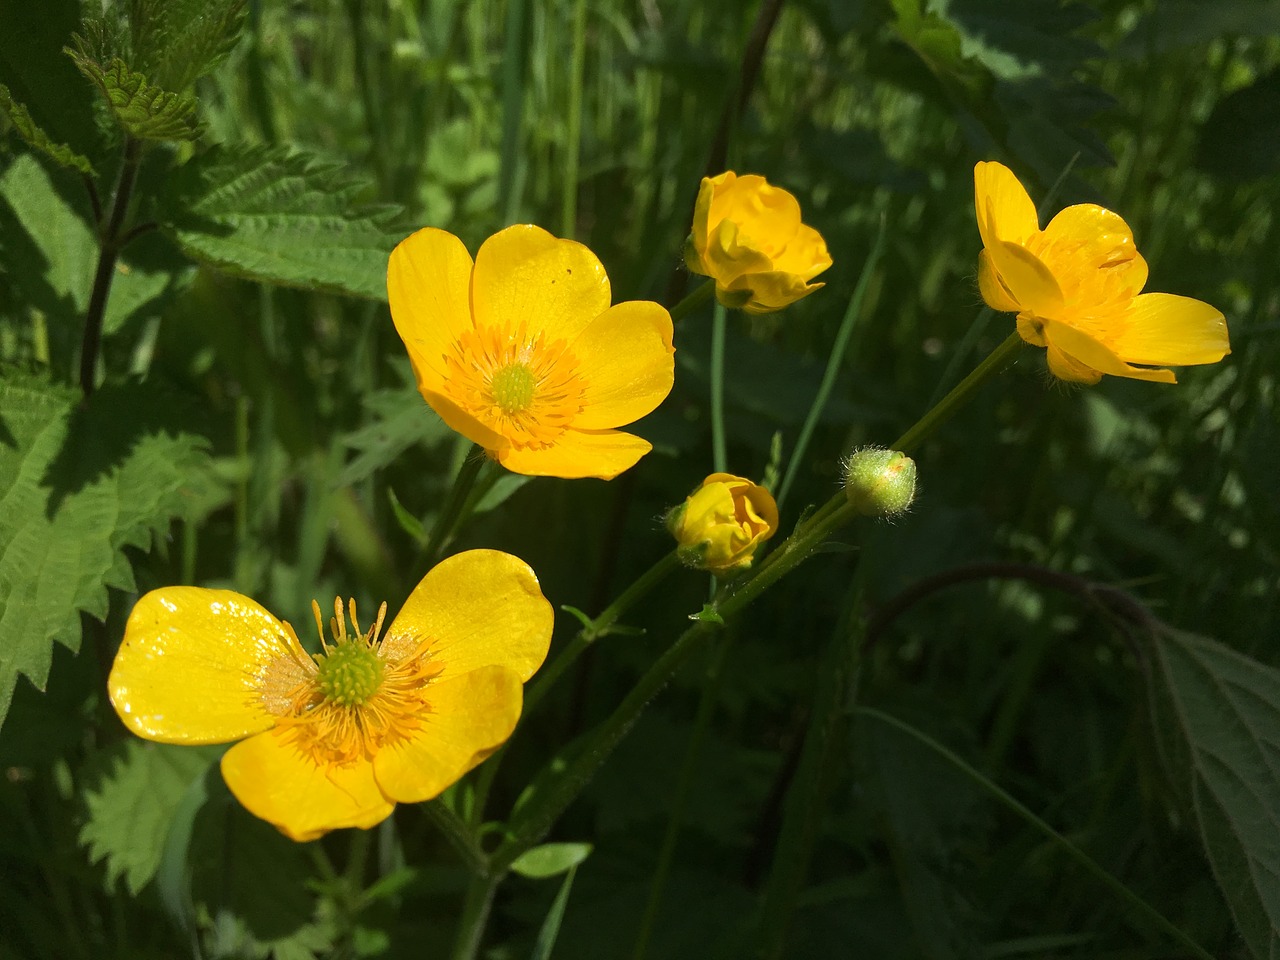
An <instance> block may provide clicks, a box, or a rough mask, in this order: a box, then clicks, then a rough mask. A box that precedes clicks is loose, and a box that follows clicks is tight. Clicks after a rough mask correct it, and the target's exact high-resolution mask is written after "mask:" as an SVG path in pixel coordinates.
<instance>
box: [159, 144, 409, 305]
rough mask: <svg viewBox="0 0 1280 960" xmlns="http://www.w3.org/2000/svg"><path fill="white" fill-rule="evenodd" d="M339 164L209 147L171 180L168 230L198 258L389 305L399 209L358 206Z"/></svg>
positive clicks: (354, 186)
mask: <svg viewBox="0 0 1280 960" xmlns="http://www.w3.org/2000/svg"><path fill="white" fill-rule="evenodd" d="M364 187H365V184H364V182H363V181H361V180H357V179H354V178H353V177H351V176H350V175H349V174H347V173H346V172H345V171H344V170H343V168H342V166H341V165H339V164H336V163H331V162H322V161H320V160H319V159H317V158H315V157H312V156H309V155H306V154H302V153H291V152H289V151H288V150H285V149H251V150H241V151H234V150H231V149H226V148H215V149H213V150H210V151H208V152H207V153H205V154H203V155H202V156H200V157H198V158H196V159H194V160H192V161H191V162H189V163H188V164H186V166H184V167H183V168H182V169H181V170H180V171H179V172H178V173H177V174H176V175H175V176H174V177H173V178H172V179H171V180H170V185H169V190H168V192H167V194H166V196H165V198H164V200H163V204H164V211H165V212H164V214H163V219H164V221H165V222H164V229H165V230H166V232H167V233H168V234H169V235H170V236H171V237H173V239H174V240H175V241H177V243H178V244H179V246H181V247H182V249H183V251H184V252H185V253H186V254H187V255H188V256H190V257H192V258H193V259H196V260H202V261H204V262H206V263H210V264H213V265H215V266H218V267H221V268H222V269H224V270H226V271H228V272H229V273H234V274H237V275H239V276H242V277H248V278H250V279H253V280H265V281H268V282H271V283H280V284H284V285H286V286H294V287H302V288H304V289H310V290H330V291H333V292H337V293H349V294H353V295H355V296H359V297H367V298H369V299H371V300H382V301H385V300H386V299H387V257H388V256H389V255H390V253H391V249H392V248H393V247H394V246H395V245H396V244H397V243H398V242H399V241H400V240H402V239H403V238H404V236H405V235H406V233H407V231H405V230H400V229H395V228H394V227H392V226H391V220H392V218H393V217H394V216H396V215H397V214H398V212H399V208H398V207H387V206H370V205H365V204H360V203H359V202H358V200H357V197H358V195H359V194H360V193H361V192H362V191H363V190H364Z"/></svg>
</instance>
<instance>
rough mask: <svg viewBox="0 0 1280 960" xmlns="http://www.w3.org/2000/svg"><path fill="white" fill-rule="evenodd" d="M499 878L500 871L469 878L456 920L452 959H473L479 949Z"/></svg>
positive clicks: (500, 875) (500, 878)
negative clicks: (459, 915)
mask: <svg viewBox="0 0 1280 960" xmlns="http://www.w3.org/2000/svg"><path fill="white" fill-rule="evenodd" d="M501 880H502V874H501V873H494V874H491V875H490V876H487V877H481V876H475V877H472V878H471V883H469V884H468V885H467V894H466V897H465V899H464V900H463V902H462V919H461V920H459V921H458V937H457V939H456V940H455V941H454V944H453V954H452V958H453V960H475V957H476V955H477V954H478V953H479V951H480V940H481V938H483V936H484V928H485V925H486V924H487V923H488V922H489V911H490V910H491V909H492V908H493V895H494V893H495V892H496V891H497V889H498V883H499V882H500V881H501Z"/></svg>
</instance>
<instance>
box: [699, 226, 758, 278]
mask: <svg viewBox="0 0 1280 960" xmlns="http://www.w3.org/2000/svg"><path fill="white" fill-rule="evenodd" d="M702 261H703V263H704V264H705V265H706V267H707V271H708V274H709V275H710V276H712V277H714V278H715V281H716V286H718V287H728V286H729V285H730V284H732V283H733V282H734V281H735V280H737V279H738V278H739V277H741V276H743V275H745V274H755V273H759V272H761V271H763V270H770V269H772V268H773V261H772V260H770V259H769V255H768V254H767V253H765V252H764V250H762V249H761V248H760V247H759V246H757V245H755V243H754V242H753V241H752V240H751V238H750V237H748V236H746V235H745V234H744V233H743V228H742V226H741V225H740V224H739V223H738V222H737V221H735V220H719V221H713V226H712V227H711V230H710V235H709V237H708V240H707V248H706V250H705V251H703V255H702Z"/></svg>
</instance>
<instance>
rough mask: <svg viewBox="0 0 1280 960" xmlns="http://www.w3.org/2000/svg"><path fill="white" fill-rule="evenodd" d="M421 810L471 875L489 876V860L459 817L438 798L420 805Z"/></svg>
mask: <svg viewBox="0 0 1280 960" xmlns="http://www.w3.org/2000/svg"><path fill="white" fill-rule="evenodd" d="M422 810H423V812H424V813H425V814H426V815H427V817H428V819H430V820H431V822H432V823H434V824H435V825H436V828H437V829H439V831H440V832H441V833H442V834H444V838H445V839H446V840H448V841H449V845H450V846H451V847H453V849H454V851H455V852H456V853H457V854H458V856H459V857H461V859H462V862H463V863H465V864H466V865H467V869H468V870H470V871H471V873H472V874H474V875H475V876H477V877H486V876H488V875H489V858H488V856H486V855H485V852H484V851H483V850H482V849H480V844H479V843H477V842H476V837H475V834H474V833H472V831H471V829H470V828H469V827H468V826H467V825H466V824H465V823H464V822H463V821H462V818H461V817H459V816H458V815H457V814H456V813H454V812H453V811H452V810H451V809H449V807H448V805H447V804H446V803H445V802H444V801H443V800H441V799H440V798H439V797H436V798H435V799H434V800H428V801H427V802H426V803H424V804H422Z"/></svg>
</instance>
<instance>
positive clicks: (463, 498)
mask: <svg viewBox="0 0 1280 960" xmlns="http://www.w3.org/2000/svg"><path fill="white" fill-rule="evenodd" d="M486 459H487V458H486V456H485V452H484V448H482V447H481V446H480V445H479V444H476V443H473V444H472V445H471V448H470V449H469V450H467V455H466V456H465V457H464V458H463V460H462V466H461V467H459V468H458V475H457V476H456V477H454V478H453V487H452V489H450V491H449V498H448V499H447V500H446V501H445V504H444V506H443V507H442V508H441V510H440V516H438V517H437V518H436V522H435V524H434V525H433V526H432V527H431V539H430V540H428V541H427V564H428V565H432V564H435V563H436V562H437V561H438V560H439V559H440V555H441V554H442V553H443V552H444V548H445V545H446V544H447V543H448V541H449V538H450V537H451V536H452V535H453V531H454V529H455V528H456V527H457V526H458V523H459V522H460V521H461V520H462V514H463V509H462V508H463V507H464V506H465V505H466V502H467V497H468V495H469V494H470V493H471V488H472V486H474V485H475V482H476V477H477V476H478V475H479V473H480V468H481V467H483V466H484V464H485V460H486Z"/></svg>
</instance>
